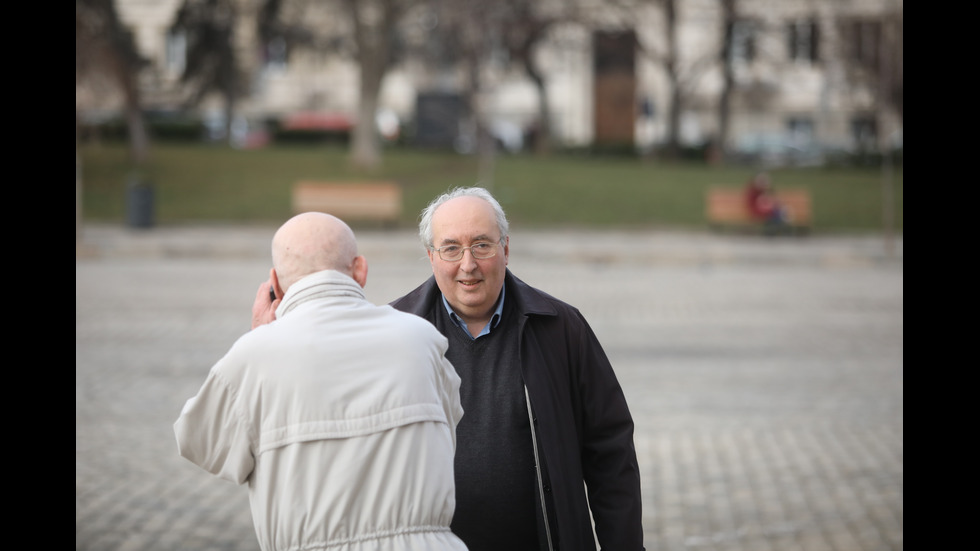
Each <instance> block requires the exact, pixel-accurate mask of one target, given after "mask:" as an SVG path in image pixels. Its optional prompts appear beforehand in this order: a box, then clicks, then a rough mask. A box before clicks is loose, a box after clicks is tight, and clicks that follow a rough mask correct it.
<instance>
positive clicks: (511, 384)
mask: <svg viewBox="0 0 980 551" xmlns="http://www.w3.org/2000/svg"><path fill="white" fill-rule="evenodd" d="M508 306H509V305H508V304H507V302H506V301H505V303H504V311H503V319H502V320H501V323H500V324H499V325H498V326H497V327H496V328H495V329H493V330H492V331H490V333H489V334H487V335H484V336H482V337H480V338H478V339H476V340H473V339H471V338H470V337H469V335H467V334H466V332H465V330H464V329H463V328H461V327H459V326H457V325H455V324H454V323H453V322H452V320H451V319H449V314H448V313H447V312H446V311H445V309H443V308H439V309H438V313H437V314H436V327H438V329H439V331H440V332H442V334H444V335H446V337H447V338H448V339H449V350H448V352H447V353H446V357H447V358H448V359H449V361H451V362H452V363H453V366H455V368H456V372H457V373H459V376H460V379H461V380H462V383H461V385H460V389H459V394H460V402H461V403H462V406H463V412H464V413H463V418H462V420H461V421H460V423H459V425H458V426H457V427H456V435H457V439H456V441H457V448H456V461H455V470H456V513H455V515H454V516H453V522H452V530H453V532H455V533H456V534H457V535H458V536H459V537H460V538H461V539H462V540H463V541H464V542H465V543H466V545H467V546H468V547H469V548H470V551H482V550H494V551H495V550H501V549H507V550H515V551H523V550H528V551H537V550H538V549H539V547H538V534H537V516H538V515H537V514H536V509H537V507H536V497H535V496H536V489H535V488H536V483H535V471H534V451H533V450H532V448H531V429H530V425H529V422H528V414H527V405H526V403H525V400H524V381H523V380H522V378H521V371H520V363H519V356H518V350H517V323H516V320H515V318H514V316H515V312H514V308H513V307H508Z"/></svg>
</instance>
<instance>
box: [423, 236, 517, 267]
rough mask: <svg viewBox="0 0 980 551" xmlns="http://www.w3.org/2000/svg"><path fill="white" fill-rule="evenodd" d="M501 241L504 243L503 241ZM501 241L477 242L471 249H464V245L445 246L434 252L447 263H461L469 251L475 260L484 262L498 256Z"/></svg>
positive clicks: (435, 249) (434, 249)
mask: <svg viewBox="0 0 980 551" xmlns="http://www.w3.org/2000/svg"><path fill="white" fill-rule="evenodd" d="M500 241H503V239H501V240H500ZM500 241H497V242H493V241H477V242H476V243H473V244H472V245H470V246H469V247H464V246H462V245H443V246H442V247H438V248H433V249H432V250H433V251H435V252H436V253H438V254H439V258H441V259H443V260H445V261H446V262H459V261H460V260H462V259H463V253H464V252H466V250H467V249H469V251H470V254H471V255H473V258H475V259H477V260H484V259H487V258H493V257H494V256H496V255H497V246H498V245H500Z"/></svg>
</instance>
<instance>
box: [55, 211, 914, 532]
mask: <svg viewBox="0 0 980 551" xmlns="http://www.w3.org/2000/svg"><path fill="white" fill-rule="evenodd" d="M273 231H274V228H272V227H222V226H203V227H194V228H184V227H179V228H153V229H149V230H128V229H125V228H119V227H111V226H101V227H100V226H92V227H86V228H84V231H83V239H82V240H81V242H80V243H78V244H76V257H75V547H76V549H78V550H97V551H114V550H120V551H123V550H125V551H141V550H187V551H199V550H200V551H204V550H224V549H226V550H243V551H249V550H254V549H257V548H258V546H257V543H256V539H255V534H254V531H253V528H252V521H251V517H250V514H249V508H248V497H247V491H246V489H245V488H244V487H239V486H236V485H234V484H231V483H228V482H225V481H222V480H219V479H216V478H214V477H211V476H210V475H208V474H207V473H205V472H204V471H202V470H200V469H198V468H197V467H196V466H194V465H192V464H191V463H190V462H188V461H186V460H184V459H182V458H180V457H179V456H178V455H177V450H176V444H175V442H174V436H173V429H172V425H173V422H174V421H175V420H176V417H177V415H178V414H179V412H180V408H181V407H182V405H183V403H184V401H185V400H186V399H187V398H189V397H190V396H192V395H193V394H194V393H195V392H196V391H197V389H198V387H199V386H200V384H201V383H202V382H203V380H204V377H205V375H206V373H207V371H208V369H209V368H210V366H211V365H212V364H213V363H214V362H215V361H216V360H217V359H218V358H219V357H220V356H221V355H222V354H223V353H224V352H225V351H226V350H227V348H228V347H229V346H230V345H231V343H232V342H233V341H234V340H235V339H236V338H237V337H238V336H239V335H241V334H242V333H243V332H245V331H246V330H248V325H249V319H250V307H251V302H252V298H253V297H254V295H255V290H256V287H257V286H258V284H259V282H261V281H263V280H264V279H265V278H266V277H267V276H268V269H269V260H268V255H269V252H268V250H269V240H270V239H271V235H272V232H273ZM358 234H359V239H360V244H361V252H362V253H364V254H366V255H367V256H368V261H369V266H370V272H369V276H368V285H367V288H366V291H367V293H368V298H369V299H370V300H372V301H374V302H376V303H383V302H387V301H389V300H391V299H393V298H395V297H396V296H399V295H400V294H402V293H404V292H406V291H408V290H409V289H411V288H412V287H414V286H415V285H416V284H417V283H418V282H420V281H421V280H422V278H424V277H426V276H427V275H428V274H429V269H428V264H427V261H426V259H425V256H424V253H423V251H422V249H421V247H420V245H419V244H418V241H417V239H416V237H415V236H414V234H412V233H411V232H406V231H400V230H399V231H389V232H385V231H380V230H375V231H368V230H365V231H359V232H358ZM511 247H512V249H511V258H510V267H511V269H512V270H513V271H514V272H515V273H516V274H517V275H518V276H519V277H522V278H523V279H525V280H526V281H527V282H528V283H531V284H532V285H537V286H540V287H542V288H544V289H546V290H548V291H550V292H551V293H552V294H554V295H556V296H558V297H559V298H563V299H565V300H567V301H569V302H571V303H573V304H575V305H577V306H579V307H580V309H581V310H582V311H583V313H584V314H585V315H586V317H587V318H588V319H589V320H590V322H591V323H592V325H593V328H594V329H595V331H596V333H597V334H598V336H599V338H600V340H601V341H602V342H603V344H604V346H605V347H606V351H607V353H608V355H609V356H610V358H611V360H612V362H613V365H614V366H615V367H616V369H617V373H618V375H619V377H620V379H621V382H622V383H623V386H624V388H625V390H626V393H627V398H628V399H629V401H630V405H631V408H632V411H633V414H634V417H635V421H636V428H637V432H636V446H637V451H638V453H639V461H640V467H641V469H642V484H643V492H644V496H643V497H644V530H645V533H646V547H647V549H648V550H651V551H654V550H656V551H681V550H698V551H701V550H703V551H901V550H902V549H903V543H904V542H903V526H904V512H903V505H904V497H903V487H904V433H903V430H904V428H903V407H904V406H903V387H904V374H903V364H904V361H903V346H904V344H903V342H904V314H903V308H904V306H903V302H904V291H903V263H904V260H903V258H904V256H903V250H902V241H901V239H898V240H897V241H894V240H884V239H882V238H880V237H868V238H852V237H834V238H826V237H819V236H810V237H805V238H762V237H748V236H713V235H708V234H704V235H701V234H679V233H672V232H648V233H620V232H607V233H582V232H531V233H526V234H522V233H520V232H517V233H515V234H514V235H513V236H512V239H511ZM611 551H614V550H611Z"/></svg>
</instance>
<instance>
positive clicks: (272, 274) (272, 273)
mask: <svg viewBox="0 0 980 551" xmlns="http://www.w3.org/2000/svg"><path fill="white" fill-rule="evenodd" d="M269 281H271V282H272V290H273V291H275V292H276V298H277V299H279V300H282V297H284V296H285V295H286V291H283V289H282V286H280V285H279V274H277V273H276V269H275V268H272V269H271V270H269Z"/></svg>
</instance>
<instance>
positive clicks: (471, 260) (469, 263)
mask: <svg viewBox="0 0 980 551" xmlns="http://www.w3.org/2000/svg"><path fill="white" fill-rule="evenodd" d="M459 264H460V267H462V268H463V269H464V270H466V271H467V272H470V271H472V270H473V269H474V268H476V258H475V257H474V256H473V249H471V248H469V247H467V248H465V249H463V258H460V259H459Z"/></svg>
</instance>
